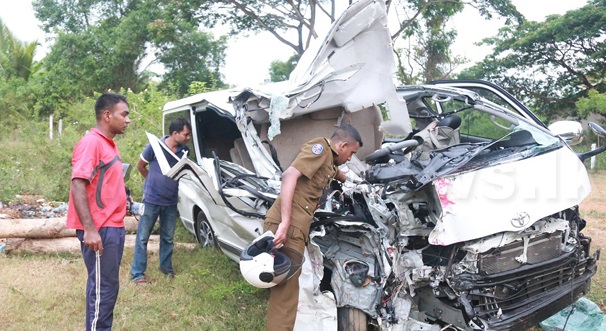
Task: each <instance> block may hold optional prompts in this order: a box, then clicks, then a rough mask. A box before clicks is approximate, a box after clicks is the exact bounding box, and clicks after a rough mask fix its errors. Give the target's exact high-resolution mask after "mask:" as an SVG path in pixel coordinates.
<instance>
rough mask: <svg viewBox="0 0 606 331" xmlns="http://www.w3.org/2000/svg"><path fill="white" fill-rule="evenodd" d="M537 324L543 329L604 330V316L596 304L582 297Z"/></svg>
mask: <svg viewBox="0 0 606 331" xmlns="http://www.w3.org/2000/svg"><path fill="white" fill-rule="evenodd" d="M571 310H572V313H571ZM539 325H540V326H541V328H542V329H543V330H545V331H563V330H565V331H578V330H592V331H606V318H604V313H603V312H602V310H601V309H600V307H598V305H596V304H595V303H593V302H592V301H591V300H589V299H587V298H585V297H583V298H580V299H579V300H577V302H575V303H574V304H572V305H570V306H568V307H566V308H564V309H562V310H561V311H560V312H558V313H557V314H555V315H553V316H551V317H550V318H548V319H546V320H544V321H543V322H541V323H540V324H539Z"/></svg>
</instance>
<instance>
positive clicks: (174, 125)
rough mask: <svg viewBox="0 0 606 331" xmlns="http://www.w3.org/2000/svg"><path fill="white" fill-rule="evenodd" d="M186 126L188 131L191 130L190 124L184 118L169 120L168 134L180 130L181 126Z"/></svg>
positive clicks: (181, 129)
mask: <svg viewBox="0 0 606 331" xmlns="http://www.w3.org/2000/svg"><path fill="white" fill-rule="evenodd" d="M185 127H187V128H188V129H189V131H191V124H190V123H189V121H188V120H186V119H185V118H182V117H181V118H177V119H175V120H173V121H172V122H170V126H169V127H168V134H170V135H172V134H173V132H175V131H177V132H181V131H183V128H185Z"/></svg>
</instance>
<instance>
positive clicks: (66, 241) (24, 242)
mask: <svg viewBox="0 0 606 331" xmlns="http://www.w3.org/2000/svg"><path fill="white" fill-rule="evenodd" d="M135 238H136V235H126V240H125V241H124V247H125V248H133V247H135ZM159 245H160V236H159V235H152V236H150V238H149V242H148V243H147V251H148V252H149V253H152V254H157V253H158V249H159ZM196 247H197V244H193V243H175V249H181V248H183V249H194V248H196ZM5 252H6V253H8V254H19V253H36V254H40V253H42V254H49V253H69V254H74V255H80V254H81V251H80V241H79V240H78V238H76V237H65V238H55V239H30V238H9V239H7V241H6V247H5Z"/></svg>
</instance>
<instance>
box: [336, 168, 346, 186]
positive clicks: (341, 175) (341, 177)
mask: <svg viewBox="0 0 606 331" xmlns="http://www.w3.org/2000/svg"><path fill="white" fill-rule="evenodd" d="M335 179H336V180H338V181H340V182H341V183H345V181H346V180H347V177H345V173H344V172H343V171H341V169H337V174H336V175H335Z"/></svg>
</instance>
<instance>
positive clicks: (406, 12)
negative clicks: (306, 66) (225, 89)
mask: <svg viewBox="0 0 606 331" xmlns="http://www.w3.org/2000/svg"><path fill="white" fill-rule="evenodd" d="M352 2H353V1H351V0H348V1H338V0H287V1H284V0H252V1H251V0H217V1H208V2H205V3H202V5H201V6H200V8H199V9H200V11H201V12H203V13H204V14H203V15H201V17H203V19H204V20H205V22H206V24H208V25H211V26H212V25H213V24H216V23H217V22H220V23H225V24H228V25H229V26H230V28H231V34H232V35H241V34H242V33H246V32H250V33H257V32H260V31H267V32H269V33H271V34H272V35H273V36H274V37H275V38H276V39H278V40H279V41H280V42H282V43H283V44H285V45H287V46H288V47H290V48H292V49H293V50H294V51H295V52H296V53H297V54H303V52H304V51H305V50H306V49H307V47H308V46H309V44H310V42H311V40H312V39H314V38H317V37H318V31H317V25H318V24H319V22H326V21H328V22H331V23H332V22H334V21H335V20H336V19H337V18H338V14H339V13H340V12H342V11H343V10H344V9H345V8H346V6H348V5H351V4H352ZM465 5H468V6H472V7H474V8H476V9H477V10H478V12H479V13H480V14H481V15H482V16H483V17H485V18H486V19H491V18H492V17H493V16H495V15H498V16H503V17H505V18H506V19H507V23H508V24H509V23H511V22H512V21H514V20H515V21H520V20H522V19H523V18H522V15H521V14H520V13H519V12H518V11H517V10H516V8H515V6H513V5H512V4H511V1H510V0H471V1H467V2H463V1H459V0H420V1H419V0H399V1H391V0H387V1H386V9H387V11H388V12H389V11H390V10H393V11H395V12H396V13H398V15H397V16H398V21H399V28H398V30H397V31H396V32H395V33H394V34H393V35H392V39H393V40H394V41H397V40H398V38H399V37H400V36H401V35H404V37H405V38H406V39H407V40H408V41H409V42H408V45H409V46H408V47H406V48H405V49H397V50H396V53H397V55H398V62H399V70H398V72H399V77H400V79H401V81H402V82H405V83H413V82H418V81H419V80H431V79H438V78H443V77H445V76H447V75H449V74H450V73H451V72H452V71H453V70H454V68H456V66H457V65H459V64H460V63H462V61H463V59H461V58H457V57H454V56H453V55H452V54H451V53H450V46H451V44H452V42H453V40H454V37H455V36H456V32H455V31H454V30H447V29H446V23H447V22H448V21H449V20H450V19H451V18H452V17H453V16H454V15H456V14H457V13H459V12H461V11H462V10H463V8H464V6H465ZM410 45H416V46H410ZM418 71H421V73H418Z"/></svg>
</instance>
